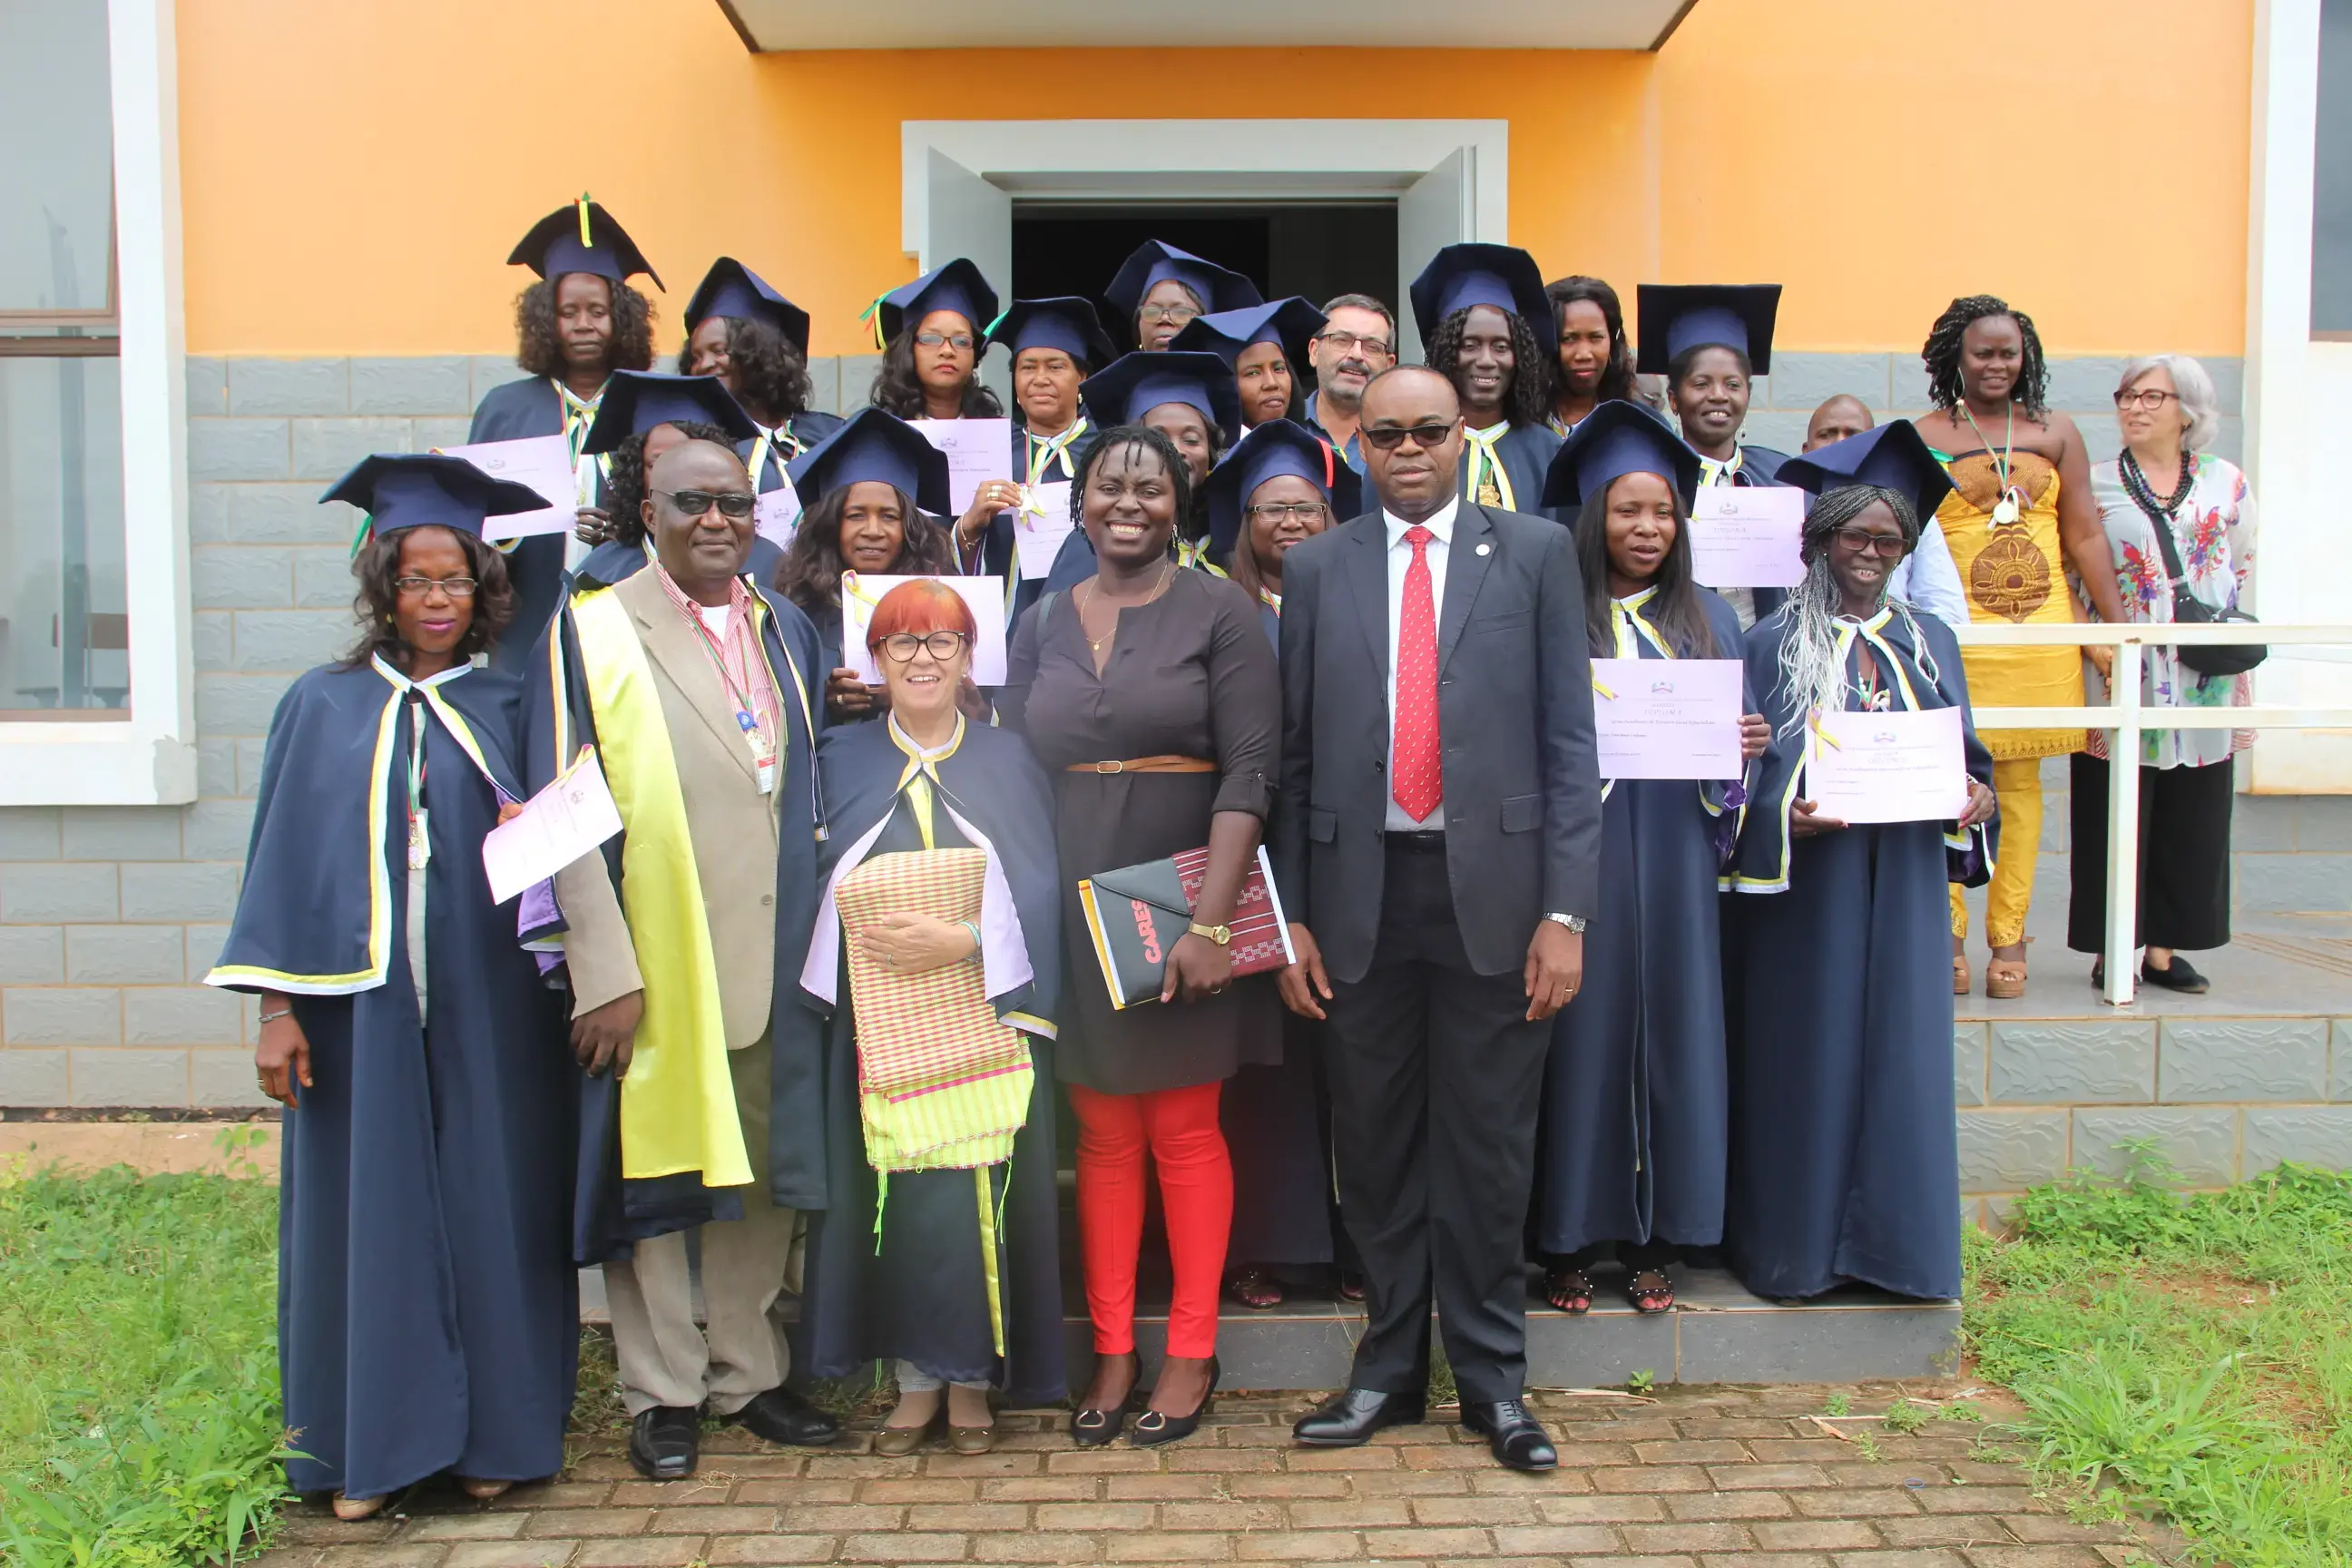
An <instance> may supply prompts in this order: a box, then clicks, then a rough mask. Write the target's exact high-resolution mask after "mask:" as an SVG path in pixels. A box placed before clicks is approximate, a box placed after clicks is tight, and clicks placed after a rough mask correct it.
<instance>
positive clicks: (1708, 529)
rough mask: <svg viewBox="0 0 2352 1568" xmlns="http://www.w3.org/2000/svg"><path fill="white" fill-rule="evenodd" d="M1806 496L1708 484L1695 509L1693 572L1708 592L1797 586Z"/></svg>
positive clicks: (1786, 489) (1781, 489)
mask: <svg viewBox="0 0 2352 1568" xmlns="http://www.w3.org/2000/svg"><path fill="white" fill-rule="evenodd" d="M1804 531H1805V492H1804V491H1802V490H1801V489H1792V488H1790V486H1787V485H1757V486H1753V487H1750V486H1747V485H1709V486H1708V487H1707V488H1706V489H1703V490H1701V491H1699V492H1698V501H1697V504H1696V506H1694V507H1693V508H1692V510H1691V574H1692V575H1693V576H1695V577H1696V578H1697V579H1698V581H1699V583H1700V584H1701V585H1703V586H1705V587H1709V588H1793V587H1795V586H1796V585H1797V584H1800V583H1801V582H1803V581H1804V580H1805V563H1804V562H1803V560H1802V559H1801V557H1800V555H1799V546H1800V542H1801V539H1802V537H1803V534H1804Z"/></svg>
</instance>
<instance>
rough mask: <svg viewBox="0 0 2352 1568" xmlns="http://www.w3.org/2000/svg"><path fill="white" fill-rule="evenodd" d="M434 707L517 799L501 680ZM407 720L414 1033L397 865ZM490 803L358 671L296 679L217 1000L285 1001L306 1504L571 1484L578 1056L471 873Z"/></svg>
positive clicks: (286, 1323) (288, 1353)
mask: <svg viewBox="0 0 2352 1568" xmlns="http://www.w3.org/2000/svg"><path fill="white" fill-rule="evenodd" d="M432 689H433V692H434V695H435V697H436V698H437V699H438V700H440V701H442V702H445V703H446V704H447V706H448V708H449V709H450V710H454V711H455V712H456V713H457V715H458V722H459V724H460V725H461V726H462V727H463V729H464V730H465V731H467V735H468V737H469V738H470V740H471V741H472V742H473V743H474V748H475V752H478V757H479V762H480V764H482V765H486V766H487V767H488V771H489V773H490V774H491V775H492V776H493V777H495V778H496V779H498V780H499V786H498V787H499V789H503V790H505V791H506V792H507V793H508V794H509V795H515V794H518V793H519V791H518V784H519V780H518V779H517V777H516V769H515V767H514V764H513V760H512V753H513V746H514V731H515V725H516V720H517V704H518V702H519V700H520V683H519V682H517V681H516V680H514V679H512V678H510V677H506V676H501V675H499V674H496V673H494V672H491V671H487V670H475V669H470V668H464V667H460V668H459V670H458V671H457V672H454V673H453V674H451V675H449V676H447V677H445V678H444V679H441V680H439V681H436V682H435V683H434V684H433V688H432ZM387 707H390V708H392V709H394V710H395V711H394V718H393V720H392V722H391V723H390V725H389V726H388V727H387V726H386V725H385V723H384V716H385V710H386V709H387ZM420 722H422V723H423V724H424V725H425V795H424V799H425V805H426V808H427V810H426V821H427V828H426V832H427V835H428V841H429V843H430V844H431V847H432V856H431V859H430V862H429V864H428V865H427V867H426V868H425V873H424V877H425V906H426V908H425V913H426V916H427V917H428V918H427V919H426V920H425V925H424V929H425V932H426V938H425V955H424V956H425V976H426V979H427V982H428V984H427V1004H428V1005H427V1006H426V1008H425V1011H424V1013H423V1014H422V1015H420V1013H419V1009H418V1005H417V997H416V991H415V985H414V984H413V982H412V979H411V965H412V963H413V962H414V960H415V958H416V957H417V956H418V955H416V954H415V953H414V952H412V951H411V949H410V946H409V942H408V912H409V911H408V905H409V875H408V855H407V846H408V763H409V748H410V743H411V739H412V737H413V735H414V733H415V729H414V727H415V725H417V724H418V723H420ZM378 792H380V794H381V802H382V816H381V819H380V820H371V817H372V810H373V802H372V795H376V794H378ZM498 808H499V793H498V789H494V788H493V787H492V785H491V784H490V783H489V782H488V780H486V779H485V778H484V776H483V773H482V767H481V766H480V765H478V763H477V761H476V756H475V755H474V754H469V752H468V750H467V747H466V746H465V745H464V744H463V743H461V742H460V740H459V738H458V736H457V734H456V733H455V732H453V731H452V730H451V729H450V728H449V726H448V724H447V722H446V721H445V720H444V719H443V718H442V717H440V715H439V714H438V713H436V712H435V711H434V710H431V709H429V708H426V707H425V705H424V704H423V702H422V701H421V700H416V699H412V698H405V697H403V696H402V695H401V694H400V691H399V689H398V688H397V687H395V685H394V683H393V682H392V681H391V680H388V679H386V678H385V676H384V675H383V673H381V671H380V669H379V668H377V667H374V666H362V667H360V668H342V667H337V666H328V667H323V668H318V669H313V670H311V671H310V673H308V674H306V675H304V676H302V677H301V678H300V679H298V680H296V681H295V683H294V684H293V686H292V687H291V688H290V689H289V690H288V691H287V694H286V696H285V699H284V700H282V701H281V702H280V703H279V704H278V712H277V716H276V717H275V718H274V719H273V720H272V721H271V723H270V730H269V740H268V748H267V750H266V751H265V752H264V754H263V763H262V777H261V787H260V795H259V800H258V802H257V806H256V810H255V815H254V826H253V840H252V847H251V850H250V853H249V854H248V856H247V870H246V880H245V889H244V892H243V894H242V895H241V896H240V898H239V900H238V901H237V911H236V922H235V924H234V925H232V926H231V928H230V931H229V936H228V941H227V942H226V945H225V946H224V948H223V950H222V952H221V959H220V967H219V968H217V969H215V971H214V973H213V974H212V975H211V976H210V979H211V982H212V983H213V984H223V985H228V986H232V987H235V988H236V989H239V990H247V991H262V990H274V991H281V992H285V993H287V994H289V997H290V999H291V1002H292V1005H293V1008H294V1016H295V1018H296V1021H297V1022H298V1023H299V1024H300V1026H301V1027H302V1032H303V1035H304V1036H305V1037H306V1038H308V1040H309V1041H310V1060H311V1070H312V1074H313V1077H314V1079H315V1082H314V1083H313V1084H312V1086H311V1087H310V1088H307V1089H298V1091H297V1093H298V1097H299V1106H298V1107H297V1108H296V1109H294V1110H289V1111H288V1112H287V1113H286V1121H285V1128H286V1131H285V1138H286V1146H285V1161H284V1169H283V1171H282V1173H281V1176H280V1182H281V1190H280V1194H279V1210H278V1369H279V1377H280V1382H281V1385H282V1387H283V1390H284V1397H285V1409H286V1425H287V1426H289V1427H291V1428H294V1429H295V1436H294V1438H293V1443H292V1447H294V1448H295V1449H297V1450H299V1455H300V1457H298V1458H289V1459H288V1461H287V1465H286V1470H287V1477H288V1480H289V1483H290V1484H291V1485H292V1486H293V1487H294V1489H296V1490H298V1491H304V1492H315V1491H342V1492H346V1493H348V1494H350V1495H351V1496H352V1497H359V1498H365V1497H379V1496H382V1495H383V1494H385V1493H387V1492H392V1491H395V1490H398V1489H401V1488H403V1487H405V1486H408V1485H410V1484H412V1483H414V1482H415V1481H418V1480H421V1479H425V1477H428V1476H431V1475H434V1474H436V1473H437V1472H439V1471H442V1470H454V1471H456V1472H457V1473H458V1474H459V1475H463V1476H468V1477H478V1478H483V1479H504V1480H527V1479H535V1478H537V1477H541V1476H547V1475H552V1474H553V1473H555V1472H556V1471H557V1470H559V1469H561V1468H562V1466H563V1428H564V1423H565V1420H566V1419H567V1417H568V1416H569V1415H570V1413H571V1409H572V1379H573V1371H574V1361H575V1358H576V1356H577V1353H578V1347H579V1304H578V1300H577V1275H576V1274H575V1272H574V1270H573V1268H572V1261H571V1254H570V1248H569V1247H566V1246H565V1238H564V1216H565V1209H566V1205H567V1204H568V1202H569V1199H570V1195H571V1194H570V1171H571V1152H572V1151H571V1142H572V1109H571V1107H572V1088H571V1079H572V1074H571V1072H570V1070H569V1058H570V1048H569V1046H568V1043H567V1040H566V1033H565V1026H564V1020H563V1017H562V1011H561V1009H560V1008H559V1007H558V1006H557V1005H556V1004H555V1001H554V998H552V997H551V995H550V994H548V993H547V991H546V990H545V989H544V988H543V987H542V986H541V984H540V981H539V975H538V972H537V966H536V964H535V963H533V962H532V959H531V956H530V954H529V953H527V952H523V951H522V949H521V948H520V945H519V944H518V942H517V940H516V933H515V910H514V906H513V905H512V904H507V905H493V904H492V903H491V902H490V895H489V885H488V881H487V880H486V879H485V878H484V877H483V874H482V858H481V850H482V838H483V836H484V835H485V834H487V833H488V831H489V830H490V828H491V827H493V826H496V825H497V822H498Z"/></svg>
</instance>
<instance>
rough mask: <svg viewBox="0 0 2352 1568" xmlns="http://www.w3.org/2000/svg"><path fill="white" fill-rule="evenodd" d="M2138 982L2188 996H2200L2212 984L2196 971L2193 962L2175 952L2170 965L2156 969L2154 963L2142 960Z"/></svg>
mask: <svg viewBox="0 0 2352 1568" xmlns="http://www.w3.org/2000/svg"><path fill="white" fill-rule="evenodd" d="M2139 983H2140V984H2142V985H2161V986H2163V987H2164V988H2165V989H2166V990H2167V991H2179V992H2180V993H2182V994H2186V995H2189V996H2202V995H2203V994H2205V993H2206V992H2207V991H2208V990H2209V989H2210V987H2211V984H2212V983H2211V982H2210V981H2209V980H2207V979H2206V978H2205V977H2204V976H2203V975H2202V974H2200V973H2197V968H2196V966H2195V965H2194V964H2192V963H2189V961H2188V960H2187V959H2185V958H2183V957H2181V956H2180V955H2179V953H2177V952H2176V953H2174V954H2173V955H2172V963H2171V966H2170V967H2169V968H2166V969H2158V967H2156V965H2154V964H2152V963H2147V962H2146V961H2142V963H2140V966H2139Z"/></svg>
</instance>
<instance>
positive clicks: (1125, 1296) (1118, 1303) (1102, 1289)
mask: <svg viewBox="0 0 2352 1568" xmlns="http://www.w3.org/2000/svg"><path fill="white" fill-rule="evenodd" d="M1223 1088H1224V1085H1223V1083H1202V1084H1194V1085H1192V1086H1191V1087H1189V1088H1185V1089H1155V1090H1152V1091H1151V1092H1150V1093H1146V1094H1100V1093H1097V1092H1096V1091H1095V1090H1093V1089H1088V1088H1087V1087H1086V1086H1085V1085H1083V1084H1076V1083H1074V1084H1072V1085H1070V1108H1071V1109H1072V1110H1075V1111H1076V1112H1077V1117H1078V1240H1079V1246H1080V1249H1081V1251H1082V1252H1083V1254H1084V1256H1085V1258H1086V1272H1087V1315H1088V1316H1090V1317H1091V1318H1093V1319H1094V1324H1095V1351H1096V1353H1097V1354H1099V1355H1125V1354H1126V1353H1127V1352H1129V1351H1131V1350H1133V1349H1134V1348H1135V1269H1136V1258H1137V1255H1138V1254H1139V1252H1140V1251H1141V1250H1142V1247H1143V1195H1144V1194H1143V1160H1144V1155H1145V1153H1146V1152H1150V1156H1151V1161H1152V1163H1154V1164H1156V1165H1157V1166H1159V1168H1160V1208H1161V1210H1162V1211H1163V1212H1164V1214H1165V1215H1166V1217H1167V1221H1168V1253H1169V1261H1170V1263H1171V1265H1172V1266H1173V1268H1174V1272H1175V1277H1176V1289H1175V1295H1174V1299H1173V1300H1172V1301H1171V1303H1170V1305H1169V1309H1168V1353H1169V1354H1170V1355H1180V1356H1209V1355H1213V1354H1214V1353H1215V1352H1216V1349H1217V1295H1218V1291H1219V1290H1220V1289H1222V1287H1223V1278H1224V1272H1225V1240H1226V1237H1228V1236H1229V1235H1231V1234H1232V1231H1233V1226H1234V1167H1233V1162H1232V1160H1231V1159H1229V1158H1228V1157H1227V1155H1226V1153H1225V1135H1224V1132H1223V1129H1222V1128H1220V1127H1219V1126H1218V1124H1217V1097H1218V1094H1219V1092H1220V1091H1221V1090H1222V1089H1223Z"/></svg>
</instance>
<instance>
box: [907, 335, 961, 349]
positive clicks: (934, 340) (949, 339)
mask: <svg viewBox="0 0 2352 1568" xmlns="http://www.w3.org/2000/svg"><path fill="white" fill-rule="evenodd" d="M915 341H916V342H919V343H920V344H922V345H923V346H924V347H925V348H927V349H936V348H940V347H944V346H946V345H948V344H950V343H951V344H953V345H954V346H955V347H957V348H960V349H969V348H971V341H972V340H971V333H970V332H917V333H916V334H915Z"/></svg>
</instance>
